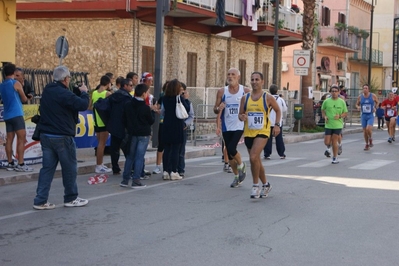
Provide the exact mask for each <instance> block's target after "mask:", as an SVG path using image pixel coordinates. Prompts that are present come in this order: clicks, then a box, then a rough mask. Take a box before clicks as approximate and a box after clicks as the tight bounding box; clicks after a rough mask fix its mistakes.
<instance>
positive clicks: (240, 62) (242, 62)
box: [238, 59, 247, 85]
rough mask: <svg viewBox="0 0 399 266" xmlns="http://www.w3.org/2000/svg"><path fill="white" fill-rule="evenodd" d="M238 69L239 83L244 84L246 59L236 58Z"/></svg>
mask: <svg viewBox="0 0 399 266" xmlns="http://www.w3.org/2000/svg"><path fill="white" fill-rule="evenodd" d="M238 70H240V72H241V76H240V84H242V85H245V81H246V80H245V77H246V70H247V61H245V60H242V59H240V60H238Z"/></svg>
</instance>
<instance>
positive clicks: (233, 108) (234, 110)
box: [226, 104, 240, 116]
mask: <svg viewBox="0 0 399 266" xmlns="http://www.w3.org/2000/svg"><path fill="white" fill-rule="evenodd" d="M239 107H240V105H239V104H228V105H226V112H227V116H238V111H239V110H238V108H239Z"/></svg>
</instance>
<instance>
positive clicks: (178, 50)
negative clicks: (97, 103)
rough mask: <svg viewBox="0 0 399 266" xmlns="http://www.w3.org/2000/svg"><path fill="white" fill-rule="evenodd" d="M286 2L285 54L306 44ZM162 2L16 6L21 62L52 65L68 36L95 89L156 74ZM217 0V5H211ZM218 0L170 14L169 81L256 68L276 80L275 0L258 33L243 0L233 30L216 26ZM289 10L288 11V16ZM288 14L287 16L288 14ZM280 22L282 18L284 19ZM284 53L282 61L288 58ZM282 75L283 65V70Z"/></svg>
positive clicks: (176, 7) (181, 6)
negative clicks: (115, 79) (130, 75)
mask: <svg viewBox="0 0 399 266" xmlns="http://www.w3.org/2000/svg"><path fill="white" fill-rule="evenodd" d="M282 2H287V3H284V5H282V6H280V12H281V14H280V17H281V16H283V18H285V20H284V21H283V22H284V23H283V24H282V25H279V29H278V35H279V47H278V49H279V58H280V57H281V51H282V47H284V46H286V45H290V44H294V43H298V42H301V34H300V31H299V29H300V25H301V23H302V19H301V18H300V15H299V14H295V15H294V14H291V15H292V16H288V15H287V16H286V17H284V16H285V13H287V10H289V6H290V1H282ZM156 3H157V2H156V1H155V0H154V1H138V0H137V1H134V0H131V1H123V0H99V1H90V0H79V1H78V0H76V1H72V2H71V3H51V4H25V3H21V4H18V5H17V22H18V23H17V29H16V63H17V65H19V66H22V67H27V68H40V69H52V68H53V67H54V66H56V65H58V64H59V61H60V60H59V58H58V57H57V56H56V52H55V41H56V39H57V38H58V37H59V36H66V38H67V40H68V43H69V54H68V56H67V57H66V58H65V59H64V60H63V64H65V65H67V66H68V67H69V68H70V69H71V70H72V71H85V72H89V73H90V75H89V78H90V84H91V86H92V87H93V86H94V85H95V84H97V83H98V80H99V79H100V77H101V76H102V75H103V74H105V73H106V72H112V73H114V75H116V76H125V75H126V73H127V72H129V71H134V72H137V73H142V72H144V71H149V72H154V69H155V66H154V64H155V60H154V59H155V41H156V38H155V29H156V25H155V17H156V15H155V14H156ZM205 3H211V5H205ZM215 4H216V0H207V1H205V0H195V1H189V0H185V1H171V7H170V11H169V12H168V13H167V16H165V29H164V43H163V73H162V76H163V81H164V80H168V79H172V78H178V79H179V80H182V81H185V82H186V83H187V85H188V86H190V87H220V86H222V85H223V84H224V82H225V76H226V74H225V73H226V71H227V70H228V69H229V68H230V67H237V68H239V69H240V71H241V74H242V77H241V82H242V83H243V84H245V85H248V86H249V85H250V84H249V81H250V74H251V72H252V71H255V70H257V71H261V72H263V73H264V75H265V78H266V84H265V88H266V87H268V86H269V85H270V83H271V77H272V69H271V66H272V65H273V33H274V25H273V23H274V22H273V13H272V12H274V11H273V10H274V8H273V7H272V5H271V3H269V1H265V5H264V6H263V7H261V8H260V9H259V10H258V11H259V12H260V13H259V15H258V16H259V18H258V25H257V30H252V29H251V27H248V26H243V25H242V17H243V16H242V15H243V14H242V13H243V7H242V4H241V0H231V1H227V3H226V7H225V8H226V12H225V20H226V22H227V26H226V27H219V26H216V25H215V21H216V18H217V15H216V13H215V10H214V6H215ZM284 12H285V13H284ZM287 14H288V13H287ZM279 24H280V23H279ZM279 58H276V60H279V62H280V61H281V60H280V59H279ZM276 71H278V77H280V67H279V68H278V70H276Z"/></svg>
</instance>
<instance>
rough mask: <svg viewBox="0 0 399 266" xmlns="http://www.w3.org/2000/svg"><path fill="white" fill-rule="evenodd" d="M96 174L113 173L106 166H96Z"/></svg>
mask: <svg viewBox="0 0 399 266" xmlns="http://www.w3.org/2000/svg"><path fill="white" fill-rule="evenodd" d="M95 172H96V173H97V174H105V173H110V172H112V170H111V169H109V168H108V167H106V166H105V165H97V166H96V170H95Z"/></svg>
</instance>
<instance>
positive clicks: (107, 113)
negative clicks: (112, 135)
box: [93, 97, 111, 125]
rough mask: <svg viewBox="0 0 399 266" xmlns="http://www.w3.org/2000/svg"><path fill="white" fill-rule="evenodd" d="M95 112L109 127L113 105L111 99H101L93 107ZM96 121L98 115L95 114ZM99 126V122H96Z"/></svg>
mask: <svg viewBox="0 0 399 266" xmlns="http://www.w3.org/2000/svg"><path fill="white" fill-rule="evenodd" d="M93 109H94V111H95V112H96V113H97V114H98V115H99V116H100V118H101V120H102V121H103V122H104V124H105V125H107V123H108V121H109V119H110V117H111V103H110V101H109V97H107V98H105V99H104V98H100V99H98V100H97V102H95V103H94V105H93ZM94 120H96V115H95V114H94ZM96 124H97V121H96Z"/></svg>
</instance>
